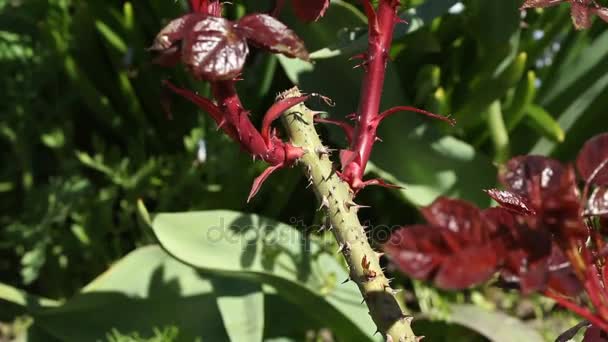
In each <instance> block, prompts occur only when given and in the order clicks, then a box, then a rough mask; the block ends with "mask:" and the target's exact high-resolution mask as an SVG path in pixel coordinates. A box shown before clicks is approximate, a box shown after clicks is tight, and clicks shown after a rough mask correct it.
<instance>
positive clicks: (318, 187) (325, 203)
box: [279, 87, 417, 342]
mask: <svg viewBox="0 0 608 342" xmlns="http://www.w3.org/2000/svg"><path fill="white" fill-rule="evenodd" d="M299 96H301V93H300V91H299V90H298V88H297V87H296V88H292V89H290V90H288V91H286V92H284V93H283V94H281V95H279V97H280V98H283V99H284V98H288V97H299ZM314 115H315V113H314V112H313V111H311V110H310V109H308V108H306V107H305V106H304V105H303V104H299V105H297V106H294V107H292V108H291V109H289V110H288V111H286V112H285V114H284V115H283V116H282V121H283V124H284V126H285V128H286V130H287V133H288V135H289V137H290V139H291V143H292V144H293V145H294V146H297V147H301V148H302V149H304V151H305V152H304V155H303V156H302V157H301V158H300V159H299V160H298V161H299V163H300V164H301V165H302V167H303V169H304V173H305V175H306V177H307V178H308V179H309V180H310V182H311V186H312V187H313V189H314V191H315V193H316V194H317V197H318V199H319V201H320V202H321V208H322V209H323V210H324V211H325V214H326V215H327V218H328V221H329V227H328V228H329V229H331V230H332V232H333V234H334V236H335V238H336V240H337V242H338V244H339V245H340V250H341V252H342V254H343V255H344V258H345V259H346V262H347V264H348V267H349V270H350V271H349V272H350V273H349V274H350V279H351V280H352V281H354V282H355V283H356V284H357V286H358V287H359V290H360V291H361V294H362V295H363V298H364V299H365V302H366V303H367V306H368V308H369V313H370V315H371V317H372V319H373V320H374V322H375V323H376V326H377V327H378V331H379V332H381V333H382V334H383V335H384V336H385V337H386V339H387V341H395V342H397V341H403V342H415V341H417V339H416V336H415V335H414V333H413V332H412V329H411V327H410V322H411V317H408V316H406V315H405V314H404V313H403V312H402V309H401V307H400V306H399V301H398V300H397V298H396V297H395V292H394V291H393V289H392V288H391V286H390V284H389V280H388V279H387V278H386V277H385V275H384V272H383V271H382V269H381V267H380V261H379V254H378V253H376V252H375V251H374V250H373V249H372V247H371V246H370V244H369V242H368V240H367V236H366V233H365V227H363V226H362V225H361V223H360V222H359V218H358V217H357V211H358V209H359V206H357V205H356V204H355V203H354V202H353V194H352V191H351V190H350V187H349V185H348V184H347V183H345V182H344V181H342V180H341V179H340V177H338V175H337V174H336V172H335V170H334V169H333V165H332V162H331V161H330V159H329V155H328V151H327V148H326V147H325V146H323V144H322V143H321V140H320V138H319V136H318V134H317V132H316V130H315V127H314V124H313V118H314Z"/></svg>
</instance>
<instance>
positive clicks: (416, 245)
mask: <svg viewBox="0 0 608 342" xmlns="http://www.w3.org/2000/svg"><path fill="white" fill-rule="evenodd" d="M384 250H385V251H386V252H387V253H388V255H390V256H391V258H392V261H393V262H394V263H395V264H396V265H397V266H398V267H399V269H401V271H403V272H404V273H406V274H408V275H409V276H411V277H414V278H418V279H425V280H427V279H429V278H430V277H431V276H432V275H433V273H434V272H435V270H436V269H437V267H438V266H439V264H440V263H441V262H443V260H444V259H445V258H446V257H448V256H449V254H450V251H449V248H448V246H447V244H446V243H445V239H444V236H443V234H442V232H441V229H438V227H432V226H423V225H416V226H410V227H404V228H401V229H399V230H398V231H396V232H394V233H393V234H392V235H391V238H390V239H389V241H388V242H387V243H385V244H384Z"/></svg>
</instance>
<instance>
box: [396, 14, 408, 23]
mask: <svg viewBox="0 0 608 342" xmlns="http://www.w3.org/2000/svg"><path fill="white" fill-rule="evenodd" d="M395 23H397V24H405V25H408V24H409V22H408V21H407V20H405V19H403V18H401V17H400V16H398V15H397V14H395Z"/></svg>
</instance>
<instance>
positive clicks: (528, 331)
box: [450, 304, 544, 342]
mask: <svg viewBox="0 0 608 342" xmlns="http://www.w3.org/2000/svg"><path fill="white" fill-rule="evenodd" d="M451 309H452V315H451V316H450V317H451V319H450V321H452V322H454V323H458V324H460V325H463V326H465V327H468V328H470V329H473V330H475V331H477V332H479V333H480V334H482V335H484V336H485V337H487V338H488V339H489V340H490V341H494V342H512V341H526V342H542V341H544V339H543V337H542V336H541V335H540V334H539V333H538V331H536V330H534V329H533V328H531V327H530V326H528V325H526V324H524V323H523V322H521V321H520V320H518V319H516V318H513V317H511V316H508V315H506V314H503V313H500V312H497V311H488V310H485V309H482V308H480V307H478V306H475V305H466V304H463V305H453V306H452V307H451Z"/></svg>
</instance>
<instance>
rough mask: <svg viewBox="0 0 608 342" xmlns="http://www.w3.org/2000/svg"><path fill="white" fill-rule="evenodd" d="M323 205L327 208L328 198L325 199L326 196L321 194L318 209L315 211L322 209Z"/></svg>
mask: <svg viewBox="0 0 608 342" xmlns="http://www.w3.org/2000/svg"><path fill="white" fill-rule="evenodd" d="M323 207H325V208H329V200H328V199H327V196H323V197H322V198H321V206H320V207H319V209H317V211H319V210H321V209H323Z"/></svg>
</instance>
